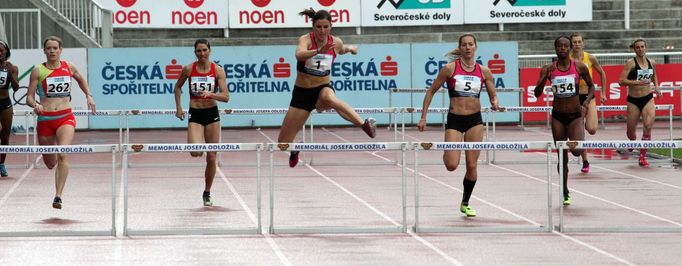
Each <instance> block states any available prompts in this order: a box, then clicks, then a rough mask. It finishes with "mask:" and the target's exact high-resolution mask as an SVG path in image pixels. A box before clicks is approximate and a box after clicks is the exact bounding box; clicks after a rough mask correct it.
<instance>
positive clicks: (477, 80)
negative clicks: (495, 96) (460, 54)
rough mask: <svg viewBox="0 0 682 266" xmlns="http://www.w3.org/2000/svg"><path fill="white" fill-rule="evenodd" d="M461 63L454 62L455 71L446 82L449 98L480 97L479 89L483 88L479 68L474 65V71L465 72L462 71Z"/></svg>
mask: <svg viewBox="0 0 682 266" xmlns="http://www.w3.org/2000/svg"><path fill="white" fill-rule="evenodd" d="M461 63H462V62H461V60H459V59H457V60H455V71H454V72H453V73H452V76H451V77H450V78H449V79H448V80H447V81H446V82H447V86H448V94H449V95H450V98H452V97H474V98H479V97H480V96H481V88H482V87H483V72H482V71H481V66H480V65H479V64H478V63H476V64H474V70H473V71H471V72H467V71H465V70H464V69H462V65H461Z"/></svg>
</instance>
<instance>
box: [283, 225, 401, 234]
mask: <svg viewBox="0 0 682 266" xmlns="http://www.w3.org/2000/svg"><path fill="white" fill-rule="evenodd" d="M405 232H406V230H405V228H403V227H402V226H397V227H342V226H325V227H277V228H270V234H387V233H396V234H402V233H405Z"/></svg>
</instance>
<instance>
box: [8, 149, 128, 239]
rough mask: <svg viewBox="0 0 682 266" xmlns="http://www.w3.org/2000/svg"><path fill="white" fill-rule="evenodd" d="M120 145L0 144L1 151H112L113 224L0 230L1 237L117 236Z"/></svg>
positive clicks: (14, 152) (40, 152)
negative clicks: (100, 227) (94, 227)
mask: <svg viewBox="0 0 682 266" xmlns="http://www.w3.org/2000/svg"><path fill="white" fill-rule="evenodd" d="M118 151H119V146H118V145H59V146H58V145H54V146H35V145H30V146H0V153H11V154H19V153H36V154H59V153H61V154H84V153H105V152H106V153H111V179H110V182H111V224H110V227H109V228H108V229H106V230H48V231H11V232H7V231H6V232H0V237H41V236H116V155H117V152H118Z"/></svg>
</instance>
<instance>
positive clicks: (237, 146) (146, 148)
mask: <svg viewBox="0 0 682 266" xmlns="http://www.w3.org/2000/svg"><path fill="white" fill-rule="evenodd" d="M262 150H263V144H262V143H202V144H124V145H123V165H125V167H124V168H123V171H122V173H121V175H122V182H123V234H124V235H126V236H130V235H224V234H261V233H262V226H261V224H262V223H261V178H260V177H261V174H260V158H261V151H262ZM190 151H196V152H209V151H214V152H238V151H247V152H248V151H255V152H256V206H257V207H256V208H257V222H256V228H224V229H208V228H184V229H171V230H135V229H131V228H130V227H129V226H128V179H129V177H128V167H127V165H128V164H127V162H128V154H129V153H131V152H133V153H138V152H190Z"/></svg>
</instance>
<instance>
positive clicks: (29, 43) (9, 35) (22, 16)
mask: <svg viewBox="0 0 682 266" xmlns="http://www.w3.org/2000/svg"><path fill="white" fill-rule="evenodd" d="M0 19H1V20H2V21H0V22H2V25H4V28H3V27H0V29H4V32H5V34H6V39H5V41H7V43H8V44H9V46H10V47H12V49H38V48H40V38H41V35H40V33H41V28H40V10H39V9H0ZM2 25H0V26H2Z"/></svg>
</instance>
